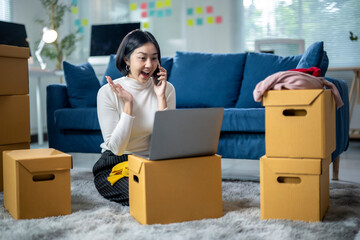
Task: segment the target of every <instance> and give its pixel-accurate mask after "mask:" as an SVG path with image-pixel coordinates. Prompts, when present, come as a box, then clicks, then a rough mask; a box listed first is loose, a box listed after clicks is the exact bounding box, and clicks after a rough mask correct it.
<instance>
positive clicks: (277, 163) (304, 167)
mask: <svg viewBox="0 0 360 240" xmlns="http://www.w3.org/2000/svg"><path fill="white" fill-rule="evenodd" d="M261 158H262V159H263V160H264V163H265V164H266V165H267V166H268V167H269V168H270V169H272V171H273V172H275V173H278V174H307V175H310V174H312V175H321V173H322V159H321V158H319V159H310V158H268V157H266V156H263V157H261Z"/></svg>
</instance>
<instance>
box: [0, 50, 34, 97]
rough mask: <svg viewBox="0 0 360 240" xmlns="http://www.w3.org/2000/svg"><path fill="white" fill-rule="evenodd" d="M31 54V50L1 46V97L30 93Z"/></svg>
mask: <svg viewBox="0 0 360 240" xmlns="http://www.w3.org/2000/svg"><path fill="white" fill-rule="evenodd" d="M29 54H30V50H29V48H24V47H15V46H8V45H0V95H22V94H28V93H29V73H28V58H29Z"/></svg>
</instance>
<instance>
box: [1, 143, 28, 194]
mask: <svg viewBox="0 0 360 240" xmlns="http://www.w3.org/2000/svg"><path fill="white" fill-rule="evenodd" d="M29 148H30V143H17V144H11V145H2V146H0V192H2V191H3V151H7V150H16V149H29Z"/></svg>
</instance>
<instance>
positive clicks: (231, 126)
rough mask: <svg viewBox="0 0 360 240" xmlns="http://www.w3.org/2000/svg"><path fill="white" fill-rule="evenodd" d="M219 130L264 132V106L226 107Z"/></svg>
mask: <svg viewBox="0 0 360 240" xmlns="http://www.w3.org/2000/svg"><path fill="white" fill-rule="evenodd" d="M221 132H261V133H264V132H265V109H264V108H226V109H225V110H224V117H223V121H222V126H221Z"/></svg>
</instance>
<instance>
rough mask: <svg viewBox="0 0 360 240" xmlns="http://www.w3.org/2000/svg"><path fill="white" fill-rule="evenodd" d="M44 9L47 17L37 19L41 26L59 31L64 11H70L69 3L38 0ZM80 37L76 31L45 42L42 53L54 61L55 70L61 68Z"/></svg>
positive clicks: (54, 0) (57, 0) (55, 0)
mask: <svg viewBox="0 0 360 240" xmlns="http://www.w3.org/2000/svg"><path fill="white" fill-rule="evenodd" d="M40 2H41V5H42V6H43V8H44V9H45V10H46V13H47V19H46V20H43V19H37V20H36V21H37V22H38V23H39V24H41V26H42V27H48V28H51V29H53V30H55V31H56V32H58V33H59V31H58V30H59V28H60V26H61V24H62V23H63V20H64V15H65V13H66V12H70V11H71V6H72V5H71V4H65V3H61V2H60V1H59V0H40ZM79 39H80V37H79V36H78V31H77V32H73V33H70V34H68V35H66V36H64V37H62V38H60V36H59V35H58V38H57V39H56V41H55V42H53V43H50V44H46V45H45V46H44V48H43V50H42V53H41V54H42V55H43V56H44V57H46V58H48V59H50V60H52V61H54V60H55V61H56V70H61V69H62V62H63V59H64V58H66V57H69V56H70V55H71V54H72V52H73V51H74V50H75V43H76V42H77V41H78V40H79Z"/></svg>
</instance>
